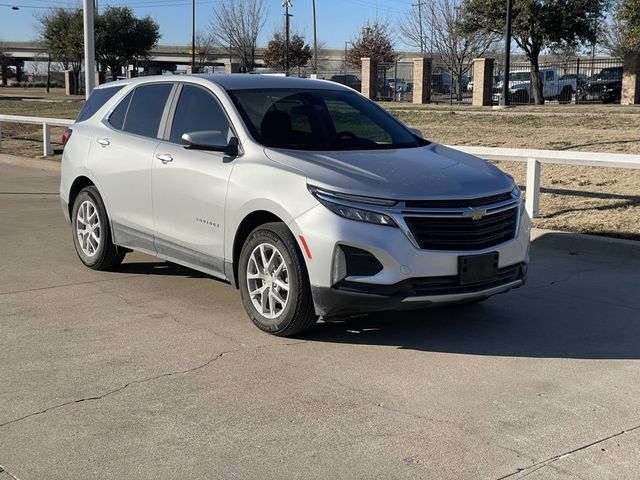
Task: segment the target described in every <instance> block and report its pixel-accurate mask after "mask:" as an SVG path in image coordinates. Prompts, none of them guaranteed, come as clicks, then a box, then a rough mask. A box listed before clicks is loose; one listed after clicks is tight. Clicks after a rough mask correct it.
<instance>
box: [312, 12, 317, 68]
mask: <svg viewBox="0 0 640 480" xmlns="http://www.w3.org/2000/svg"><path fill="white" fill-rule="evenodd" d="M316 26H317V23H316V0H313V73H318V34H317V30H316Z"/></svg>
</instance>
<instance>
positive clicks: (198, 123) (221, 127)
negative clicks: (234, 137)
mask: <svg viewBox="0 0 640 480" xmlns="http://www.w3.org/2000/svg"><path fill="white" fill-rule="evenodd" d="M202 130H216V131H219V132H222V133H223V134H224V135H225V136H227V137H228V134H229V121H228V120H227V117H226V115H225V113H224V111H223V110H222V107H221V106H220V104H219V103H218V101H217V100H216V99H215V98H214V97H213V95H212V94H211V93H209V92H208V91H206V90H205V89H203V88H200V87H196V86H193V85H184V86H183V87H182V91H181V92H180V98H179V99H178V105H177V106H176V113H175V115H174V117H173V124H172V125H171V137H170V141H171V142H173V143H180V139H181V138H182V134H183V133H187V132H197V131H202Z"/></svg>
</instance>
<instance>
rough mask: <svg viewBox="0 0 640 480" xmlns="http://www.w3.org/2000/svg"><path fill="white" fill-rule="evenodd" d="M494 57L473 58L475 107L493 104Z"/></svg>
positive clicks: (473, 102)
mask: <svg viewBox="0 0 640 480" xmlns="http://www.w3.org/2000/svg"><path fill="white" fill-rule="evenodd" d="M493 63H494V59H493V58H475V59H474V60H473V100H472V104H473V106H474V107H490V106H491V105H492V104H493V98H492V96H493Z"/></svg>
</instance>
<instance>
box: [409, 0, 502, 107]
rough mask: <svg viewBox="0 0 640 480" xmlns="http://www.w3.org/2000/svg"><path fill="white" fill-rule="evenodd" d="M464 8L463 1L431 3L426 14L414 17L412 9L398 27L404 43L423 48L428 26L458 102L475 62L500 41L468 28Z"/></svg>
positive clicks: (493, 36) (492, 36)
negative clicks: (465, 24) (452, 82)
mask: <svg viewBox="0 0 640 480" xmlns="http://www.w3.org/2000/svg"><path fill="white" fill-rule="evenodd" d="M418 6H420V4H418ZM414 8H415V7H414ZM465 9H466V4H465V3H463V0H440V1H438V2H431V3H430V4H429V7H428V9H427V11H426V12H423V13H424V14H425V15H422V13H421V14H420V15H415V12H414V11H413V10H412V11H409V12H408V13H407V15H406V17H405V18H404V19H403V20H402V21H401V22H400V24H399V30H400V34H401V36H402V37H403V38H404V40H405V41H406V42H407V43H408V44H410V45H411V44H413V45H416V42H417V45H416V46H418V47H422V48H424V45H425V44H426V37H425V34H424V32H426V31H427V29H426V28H425V27H426V25H425V23H427V24H428V26H429V29H428V30H429V31H430V33H431V39H432V43H433V45H432V46H433V47H434V49H435V51H436V52H437V53H438V54H439V56H440V59H441V60H442V63H443V64H444V66H445V67H446V68H447V70H448V71H449V72H450V73H451V75H452V77H453V79H454V80H455V82H456V85H457V88H456V91H457V95H458V100H461V99H462V79H463V77H464V75H465V74H466V73H467V72H468V71H469V69H470V68H471V65H472V61H473V59H474V58H478V57H481V56H482V55H483V54H484V53H485V52H486V51H487V49H488V48H489V47H490V46H491V45H492V44H493V43H494V42H495V40H496V39H497V38H498V35H497V34H495V33H493V32H486V31H482V30H467V29H465V28H464V25H463V19H464V18H465ZM421 21H422V23H423V24H422V25H420V22H421ZM425 21H426V22H425ZM421 34H422V40H421V37H420V35H421ZM431 54H432V55H433V52H431ZM452 86H453V85H452Z"/></svg>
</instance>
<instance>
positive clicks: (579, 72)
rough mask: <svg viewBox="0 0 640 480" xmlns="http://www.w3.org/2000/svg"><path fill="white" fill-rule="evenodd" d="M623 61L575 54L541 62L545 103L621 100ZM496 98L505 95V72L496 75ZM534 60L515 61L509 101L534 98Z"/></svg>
mask: <svg viewBox="0 0 640 480" xmlns="http://www.w3.org/2000/svg"><path fill="white" fill-rule="evenodd" d="M623 65H624V64H623V61H622V59H619V58H592V59H584V58H575V59H569V60H560V61H553V62H545V63H542V64H541V65H540V81H541V83H542V96H543V98H544V102H545V103H551V102H557V103H620V97H621V93H622V74H623ZM494 78H495V81H494V85H493V102H494V103H498V102H499V101H500V98H501V96H502V88H503V76H497V77H494ZM532 85H533V83H532V81H531V64H529V63H515V64H512V65H511V68H510V72H509V101H510V103H511V104H513V105H528V104H531V103H533V102H534V96H535V95H534V90H533V86H532Z"/></svg>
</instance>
